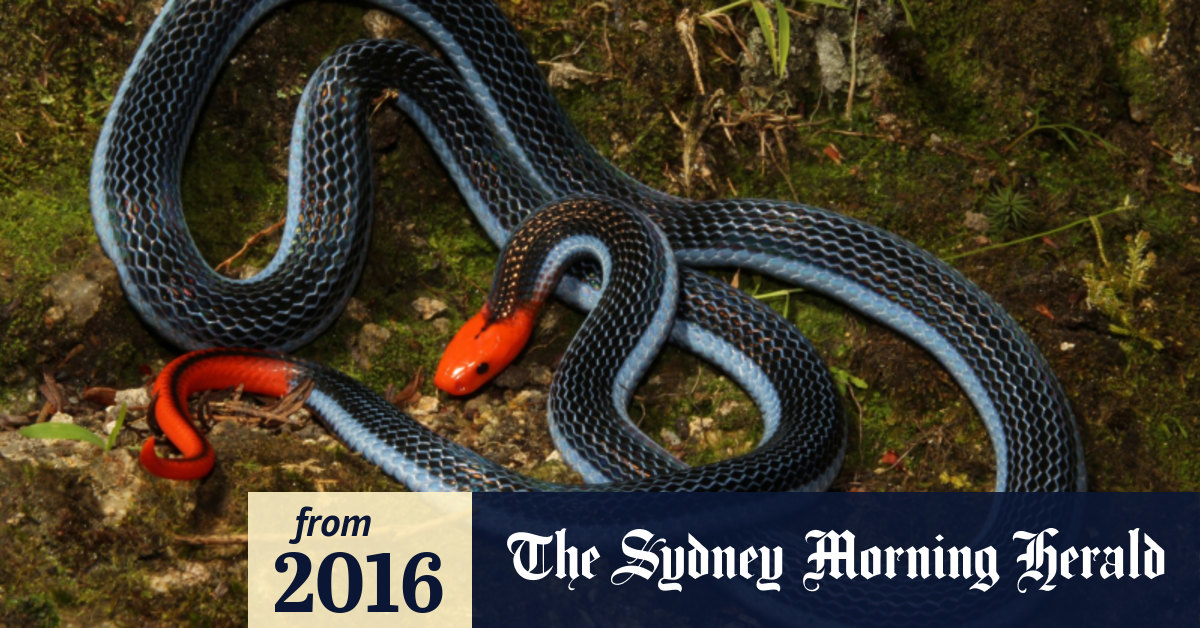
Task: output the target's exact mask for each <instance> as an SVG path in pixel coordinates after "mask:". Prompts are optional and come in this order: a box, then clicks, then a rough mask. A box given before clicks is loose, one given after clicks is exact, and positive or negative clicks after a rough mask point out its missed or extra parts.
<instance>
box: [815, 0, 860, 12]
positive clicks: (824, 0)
mask: <svg viewBox="0 0 1200 628" xmlns="http://www.w3.org/2000/svg"><path fill="white" fill-rule="evenodd" d="M804 1H805V2H807V3H809V4H815V5H818V6H823V7H829V8H831V9H840V10H842V11H849V10H850V7H848V6H846V5H844V4H842V3H840V2H834V1H833V0H804Z"/></svg>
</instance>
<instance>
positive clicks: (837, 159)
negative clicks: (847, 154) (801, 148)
mask: <svg viewBox="0 0 1200 628" xmlns="http://www.w3.org/2000/svg"><path fill="white" fill-rule="evenodd" d="M821 152H822V153H825V156H826V157H828V158H829V159H830V161H832V162H833V163H835V164H837V165H839V166H840V165H842V151H840V150H838V147H837V146H834V145H833V143H832V142H831V143H829V144H827V145H826V146H825V148H824V149H822V150H821Z"/></svg>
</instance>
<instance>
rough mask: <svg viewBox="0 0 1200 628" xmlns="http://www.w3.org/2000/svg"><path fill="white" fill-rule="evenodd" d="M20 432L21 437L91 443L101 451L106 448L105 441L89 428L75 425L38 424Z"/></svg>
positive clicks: (26, 427) (24, 428)
mask: <svg viewBox="0 0 1200 628" xmlns="http://www.w3.org/2000/svg"><path fill="white" fill-rule="evenodd" d="M18 431H19V432H20V434H21V436H25V437H28V438H52V439H61V440H78V441H83V442H85V443H91V444H93V445H95V446H97V447H100V448H101V449H103V448H104V439H102V438H100V437H99V436H96V435H95V434H93V433H92V432H91V431H90V430H88V429H87V428H83V427H80V426H78V425H75V424H74V423H36V424H34V425H27V426H25V427H23V428H21V429H20V430H18Z"/></svg>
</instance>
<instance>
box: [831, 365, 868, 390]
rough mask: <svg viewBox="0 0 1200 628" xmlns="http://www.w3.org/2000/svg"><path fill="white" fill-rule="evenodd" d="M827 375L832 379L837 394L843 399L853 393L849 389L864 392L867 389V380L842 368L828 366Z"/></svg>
mask: <svg viewBox="0 0 1200 628" xmlns="http://www.w3.org/2000/svg"><path fill="white" fill-rule="evenodd" d="M829 375H830V376H832V377H833V385H834V386H836V387H837V390H838V393H839V394H841V395H842V396H843V397H845V396H846V395H847V394H850V393H852V392H853V391H852V390H851V387H853V388H857V389H859V390H866V389H867V388H868V385H867V380H865V379H863V378H861V377H859V376H857V375H855V374H854V373H851V372H850V371H847V370H846V369H844V368H840V367H837V366H830V367H829Z"/></svg>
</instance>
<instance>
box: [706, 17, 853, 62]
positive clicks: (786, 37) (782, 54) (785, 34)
mask: <svg viewBox="0 0 1200 628" xmlns="http://www.w3.org/2000/svg"><path fill="white" fill-rule="evenodd" d="M806 1H807V2H808V3H809V4H817V5H820V6H825V7H832V8H835V9H841V10H843V11H845V10H847V7H846V5H844V4H840V3H838V2H834V1H833V0H806ZM747 4H748V5H750V8H751V9H752V10H753V11H754V17H755V19H757V20H758V27H759V28H760V29H762V34H763V40H764V41H765V42H766V44H767V51H768V52H769V53H770V55H771V67H772V68H773V69H774V70H775V76H777V77H779V78H783V72H784V70H785V69H786V68H787V58H788V51H789V50H791V48H792V18H791V17H790V16H789V15H788V8H787V6H785V5H784V3H783V2H782V1H779V0H776V1H774V2H770V4H772V5H774V7H775V18H774V19H772V18H771V11H770V10H769V9H768V7H767V5H768V3H767V2H763V0H735V1H734V2H730V3H729V4H727V5H725V6H722V7H718V8H716V9H713V10H711V11H706V12H704V13H701V14H700V19H701V20H702V21H703V22H704V24H705V25H707V26H708V27H709V28H711V29H714V30H722V31H723V30H725V29H724V28H722V27H721V26H720V25H719V24H717V22H716V18H717V17H718V16H722V15H726V14H728V13H729V11H732V10H733V9H736V8H738V7H743V6H746V5H747Z"/></svg>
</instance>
